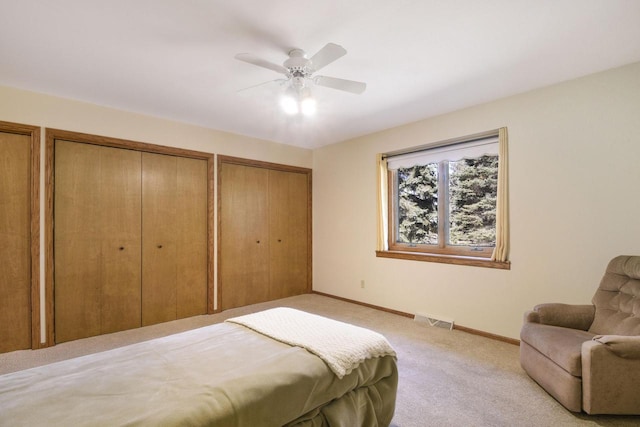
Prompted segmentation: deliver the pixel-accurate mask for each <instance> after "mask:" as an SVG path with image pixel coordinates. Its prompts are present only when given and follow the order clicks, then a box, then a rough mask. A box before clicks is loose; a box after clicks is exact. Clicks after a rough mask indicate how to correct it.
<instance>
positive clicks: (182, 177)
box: [142, 153, 207, 325]
mask: <svg viewBox="0 0 640 427" xmlns="http://www.w3.org/2000/svg"><path fill="white" fill-rule="evenodd" d="M142 159H143V166H142V170H143V180H142V188H143V191H142V194H143V198H142V212H143V214H142V230H143V238H142V240H143V251H142V254H143V255H142V271H143V276H142V324H143V325H151V324H154V323H159V322H166V321H169V320H175V319H178V318H183V317H189V316H195V315H198V314H205V313H206V311H207V162H206V161H204V160H198V159H188V158H183V157H176V156H168V155H162V154H153V153H143V155H142Z"/></svg>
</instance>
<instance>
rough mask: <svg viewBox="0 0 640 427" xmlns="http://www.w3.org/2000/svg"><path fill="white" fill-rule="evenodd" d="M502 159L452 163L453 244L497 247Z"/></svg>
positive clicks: (451, 209)
mask: <svg viewBox="0 0 640 427" xmlns="http://www.w3.org/2000/svg"><path fill="white" fill-rule="evenodd" d="M497 194H498V156H482V157H478V158H476V159H463V160H459V161H456V162H449V224H450V230H449V244H451V245H463V246H495V241H496V196H497Z"/></svg>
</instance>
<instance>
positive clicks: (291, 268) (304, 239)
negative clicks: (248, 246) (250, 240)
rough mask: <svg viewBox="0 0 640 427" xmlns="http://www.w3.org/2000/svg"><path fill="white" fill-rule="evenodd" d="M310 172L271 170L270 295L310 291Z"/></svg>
mask: <svg viewBox="0 0 640 427" xmlns="http://www.w3.org/2000/svg"><path fill="white" fill-rule="evenodd" d="M308 191H309V190H308V175H307V174H302V173H295V172H284V171H276V170H272V171H269V230H270V248H271V250H270V266H271V269H270V275H269V276H270V280H269V286H270V296H271V299H278V298H285V297H289V296H293V295H299V294H303V293H306V292H308V289H307V288H308V267H309V266H308V236H307V234H308V226H309V223H308V212H309V207H308Z"/></svg>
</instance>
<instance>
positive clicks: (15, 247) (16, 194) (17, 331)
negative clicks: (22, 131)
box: [0, 132, 31, 353]
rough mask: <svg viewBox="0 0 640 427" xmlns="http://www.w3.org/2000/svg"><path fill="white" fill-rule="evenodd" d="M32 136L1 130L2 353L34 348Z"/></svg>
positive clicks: (0, 266) (0, 274) (0, 275)
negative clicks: (31, 195)
mask: <svg viewBox="0 0 640 427" xmlns="http://www.w3.org/2000/svg"><path fill="white" fill-rule="evenodd" d="M30 184H31V166H30V137H29V136H26V135H17V134H12V133H5V132H0V260H2V261H1V262H0V337H2V339H0V353H3V352H7V351H14V350H22V349H27V348H31V297H30V295H31V261H30V260H31V254H30V239H31V228H30V214H31V207H30V194H31V187H30Z"/></svg>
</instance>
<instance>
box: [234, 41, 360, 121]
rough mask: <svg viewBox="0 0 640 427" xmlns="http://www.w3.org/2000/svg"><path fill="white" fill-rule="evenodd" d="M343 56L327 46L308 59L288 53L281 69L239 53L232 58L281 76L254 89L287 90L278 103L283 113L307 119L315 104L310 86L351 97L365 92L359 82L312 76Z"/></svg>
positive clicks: (300, 53)
mask: <svg viewBox="0 0 640 427" xmlns="http://www.w3.org/2000/svg"><path fill="white" fill-rule="evenodd" d="M346 53H347V51H346V49H345V48H343V47H342V46H340V45H337V44H335V43H327V44H326V45H325V46H324V47H323V48H322V49H320V50H319V51H318V52H317V53H316V54H315V55H313V56H312V57H311V58H309V57H308V56H307V53H306V52H305V51H304V50H302V49H292V50H291V51H290V52H289V58H288V59H287V60H286V61H284V63H283V64H282V65H278V64H274V63H273V62H269V61H267V60H265V59H262V58H258V57H256V56H254V55H252V54H250V53H239V54H237V55H236V56H235V58H236V59H238V60H240V61H243V62H247V63H249V64H253V65H257V66H259V67H263V68H267V69H269V70H272V71H275V72H277V73H280V74H284V76H285V77H286V79H277V80H273V81H270V82H266V83H262V84H260V85H258V86H262V85H263V84H269V83H279V84H282V85H285V86H287V89H286V91H285V96H284V97H283V98H282V100H281V105H282V107H283V109H284V110H285V112H287V113H289V114H297V113H298V112H302V113H303V114H305V115H309V114H313V113H314V112H315V100H314V99H313V98H312V97H311V90H310V87H311V86H312V85H314V84H315V85H317V86H324V87H329V88H332V89H337V90H342V91H345V92H350V93H354V94H361V93H362V92H364V90H365V89H366V88H367V84H366V83H363V82H357V81H354V80H346V79H339V78H336V77H328V76H319V75H314V73H315V72H316V71H319V70H320V69H322V68H324V67H325V66H327V65H329V64H331V63H332V62H334V61H335V60H337V59H338V58H341V57H342V56H344V55H346ZM253 87H255V86H253ZM248 89H251V88H248Z"/></svg>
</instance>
